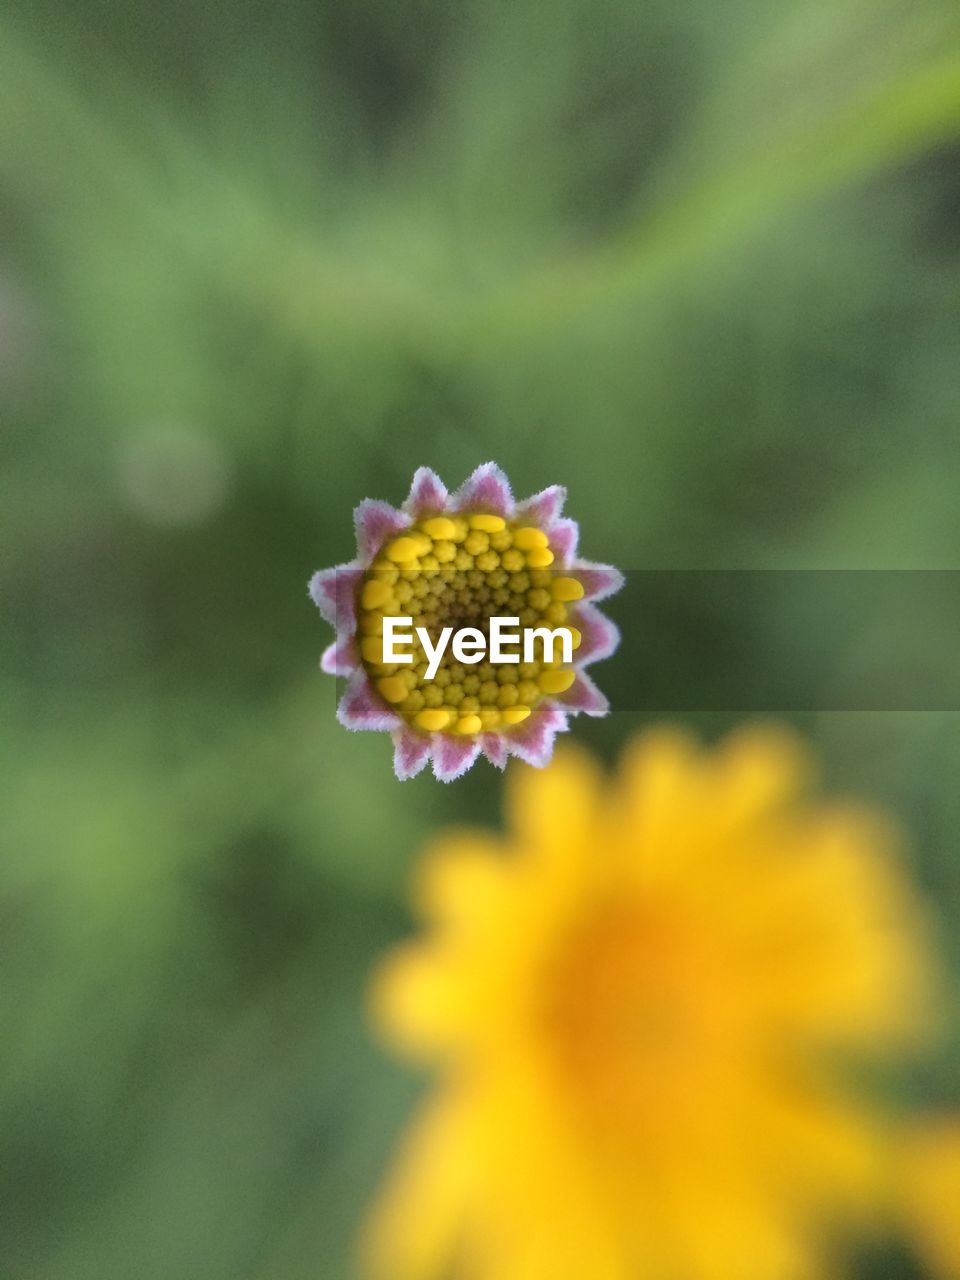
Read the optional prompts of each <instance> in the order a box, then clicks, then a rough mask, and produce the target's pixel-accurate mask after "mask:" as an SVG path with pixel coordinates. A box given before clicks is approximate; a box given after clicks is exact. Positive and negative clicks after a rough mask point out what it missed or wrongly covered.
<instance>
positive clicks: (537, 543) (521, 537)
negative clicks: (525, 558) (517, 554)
mask: <svg viewBox="0 0 960 1280" xmlns="http://www.w3.org/2000/svg"><path fill="white" fill-rule="evenodd" d="M513 545H514V546H515V547H519V549H520V550H521V551H532V550H533V549H534V547H545V546H546V545H547V535H546V534H545V533H544V532H543V530H542V529H534V528H533V527H532V526H527V527H525V528H523V529H514V531H513Z"/></svg>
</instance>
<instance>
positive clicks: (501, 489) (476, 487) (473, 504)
mask: <svg viewBox="0 0 960 1280" xmlns="http://www.w3.org/2000/svg"><path fill="white" fill-rule="evenodd" d="M453 506H454V510H455V511H489V512H492V513H493V514H494V515H498V516H504V517H507V516H512V515H513V510H514V507H513V495H512V494H511V492H510V481H509V480H508V479H507V477H506V476H505V475H504V473H503V472H502V471H501V470H500V468H499V467H498V466H497V464H496V463H495V462H485V463H483V465H482V466H479V467H477V469H476V471H474V473H473V475H472V476H470V477H469V479H467V480H466V481H464V483H463V484H462V485H461V486H460V488H459V489H458V490H457V492H456V494H455V496H454V499H453Z"/></svg>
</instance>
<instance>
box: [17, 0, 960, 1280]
mask: <svg viewBox="0 0 960 1280" xmlns="http://www.w3.org/2000/svg"><path fill="white" fill-rule="evenodd" d="M958 161H960V10H958V9H957V6H956V4H955V2H954V0H949V2H944V3H936V2H935V0H912V2H908V0H812V2H810V3H804V4H801V5H797V4H795V3H786V2H781V0H774V2H772V3H766V4H761V5H757V4H755V3H747V2H746V0H724V3H722V4H718V3H716V2H715V0H650V2H649V3H627V2H625V0H590V3H587V0H580V2H579V3H573V2H571V0H554V2H553V3H551V4H550V5H547V4H544V3H537V2H536V0H512V2H511V3H494V2H493V0H486V2H485V3H464V4H453V3H449V2H448V3H440V2H439V0H358V2H357V3H353V4H330V3H317V4H311V3H307V2H306V0H284V2H283V3H280V4H278V5H276V6H273V5H271V6H267V5H263V6H257V5H254V4H252V3H233V4H226V3H215V2H214V0H189V2H188V0H172V2H170V3H167V4H164V5H160V6H158V5H152V4H148V3H147V2H146V0H77V2H75V3H71V4H67V3H66V0H2V3H0V421H2V435H0V449H2V482H3V483H2V502H0V527H2V553H3V554H2V559H0V591H2V622H3V627H2V630H3V660H2V677H0V681H2V682H0V836H2V862H0V957H2V967H0V1019H2V1021H0V1028H2V1031H0V1034H2V1049H0V1144H2V1153H0V1203H2V1223H3V1225H2V1230H0V1276H2V1277H4V1280H6V1277H10V1280H21V1278H25V1277H29V1278H30V1280H87V1278H89V1280H94V1278H95V1280H114V1278H116V1280H133V1278H136V1280H173V1278H174V1277H175V1278H176V1280H194V1278H196V1280H307V1278H310V1280H326V1278H327V1277H331V1278H334V1280H341V1278H347V1277H350V1276H351V1275H352V1274H353V1270H352V1267H351V1264H350V1261H349V1258H350V1248H351V1239H352V1236H353V1234H354V1233H355V1230H356V1225H357V1222H358V1220H359V1218H360V1215H361V1212H362V1209H363V1206H364V1204H365V1202H366V1199H367V1197H368V1196H369V1193H370V1191H371V1189H372V1187H373V1186H374V1185H375V1182H376V1180H377V1177H378V1175H379V1172H380V1171H381V1170H382V1168H383V1165H384V1162H385V1159H386V1156H387V1153H388V1151H389V1149H390V1147H391V1144H392V1141H393V1138H394V1136H395V1135H396V1133H397V1132H398V1131H399V1129H400V1127H401V1125H402V1123H403V1119H404V1117H405V1116H406V1115H407V1114H408V1111H409V1107H410V1105H411V1102H412V1100H413V1098H414V1096H415V1091H416V1088H417V1084H416V1082H415V1081H414V1080H413V1079H412V1078H411V1077H410V1076H409V1075H407V1074H405V1073H404V1072H403V1071H402V1070H401V1069H400V1068H398V1067H396V1066H395V1065H393V1064H392V1063H390V1062H389V1061H388V1059H387V1058H386V1057H385V1056H384V1055H382V1054H380V1053H379V1052H378V1050H377V1049H376V1047H375V1044H374V1043H373V1039H372V1037H371V1036H370V1034H369V1032H368V1030H367V1028H366V1026H365V1022H364V1016H363V1011H362V993H363V989H364V984H365V980H366V975H367V974H368V972H369V970H370V967H371V965H372V964H373V963H374V961H375V959H376V958H377V957H378V956H379V955H380V954H381V953H382V951H383V949H384V947H385V946H386V945H388V943H389V942H390V941H391V940H392V939H393V938H395V937H397V936H399V934H401V933H402V932H403V930H404V929H405V928H406V927H407V922H406V917H405V908H404V887H405V882H406V877H407V873H408V870H409V868H410V865H411V862H412V860H413V859H414V857H415V855H416V853H417V850H418V849H419V848H420V847H421V846H422V844H423V842H424V841H425V840H426V839H427V838H428V837H429V835H430V834H431V833H432V832H434V831H435V830H436V829H438V828H440V827H443V826H446V825H449V824H450V823H453V822H457V821H463V820H468V821H481V822H484V823H487V824H495V823H498V822H499V821H500V807H501V784H500V778H499V775H497V774H495V772H494V771H493V770H492V769H491V768H490V767H489V766H487V765H486V764H485V763H483V764H481V765H479V766H478V767H477V768H475V769H474V771H473V772H472V773H471V774H470V775H469V777H467V778H466V779H464V780H462V781H460V782H458V783H456V784H454V785H452V786H450V787H441V786H440V785H438V784H436V783H435V782H434V781H433V780H432V778H430V777H429V776H422V777H420V778H418V779H417V780H416V781H414V782H409V783H406V784H403V785H400V784H398V783H396V782H395V781H394V779H393V777H392V773H391V769H390V759H389V756H390V752H389V743H388V741H387V740H386V738H384V737H382V736H379V735H377V736H375V735H351V734H348V733H347V732H346V731H345V730H343V729H341V728H340V727H339V726H338V725H337V724H336V722H335V720H334V715H333V708H334V687H333V682H332V681H331V680H329V679H328V678H327V677H324V676H321V674H320V673H319V671H318V669H317V660H318V657H319V654H320V651H321V649H322V648H323V647H324V646H325V645H326V643H327V642H328V639H329V633H328V629H327V628H326V626H325V625H324V624H323V623H322V622H321V620H320V619H319V617H318V616H317V614H316V611H315V609H314V608H313V606H312V605H311V604H310V602H309V601H308V599H307V595H306V582H307V579H308V577H309V575H310V573H311V572H312V571H313V570H314V569H316V568H319V567H323V566H326V565H330V564H333V563H336V562H339V561H342V560H345V559H348V558H349V557H350V556H351V555H352V554H353V546H352V516H351V513H352V508H353V507H354V505H355V504H356V503H357V502H358V501H359V500H360V499H361V498H362V497H364V496H374V497H382V498H387V499H390V500H392V501H397V502H398V501H400V500H401V499H402V497H403V496H404V494H405V492H406V488H407V486H408V484H409V480H410V476H411V474H412V472H413V470H414V469H415V468H416V467H417V466H418V465H421V464H429V465H432V466H434V467H435V468H437V469H438V470H439V471H440V473H441V474H442V475H443V476H444V478H445V479H446V480H447V481H448V483H450V484H451V485H455V484H458V483H459V482H460V481H461V480H462V479H463V478H464V477H465V476H466V475H467V474H468V472H469V471H470V470H471V469H472V468H473V467H474V466H475V465H476V464H477V463H479V462H482V461H485V460H486V459H487V458H491V457H492V458H495V459H496V460H498V461H499V462H500V463H501V465H503V466H504V467H505V468H506V469H507V470H508V472H509V473H510V475H511V477H512V479H513V482H514V486H515V489H516V491H517V492H518V493H521V494H523V493H528V492H531V491H533V490H535V489H538V488H540V487H542V486H544V485H545V484H548V483H553V482H560V483H564V484H566V485H567V486H568V488H569V491H570V500H569V510H570V513H571V514H573V515H575V516H576V517H577V518H578V519H579V520H580V522H581V529H582V547H583V550H584V552H585V553H586V554H587V555H589V556H593V557H595V558H597V559H601V560H609V561H612V562H614V563H617V564H619V565H621V566H623V567H625V568H628V569H649V568H657V569H664V568H698V569H709V568H749V569H756V568H808V569H809V568H837V567H843V568H877V567H896V568H903V569H915V568H947V569H950V568H960V519H958V503H957V497H958V475H960V471H958V467H960V431H958V421H960V375H958V369H960V364H958V341H960V307H958V302H960V215H958V207H960V163H958ZM694 604H695V602H694ZM610 611H611V613H612V614H614V616H616V617H617V619H618V621H619V622H620V624H621V626H622V627H623V629H624V633H625V641H624V644H623V646H622V649H621V651H620V653H619V654H618V656H617V657H616V658H615V659H614V660H613V661H612V662H610V663H609V664H607V665H606V666H605V667H603V668H599V669H598V679H599V682H600V683H601V684H602V685H606V686H607V687H608V688H611V689H615V690H617V691H618V704H617V705H618V709H617V710H615V712H614V714H613V715H611V716H610V717H609V718H608V719H607V720H605V721H601V722H587V723H578V724H577V725H576V726H575V733H576V736H577V737H578V738H579V739H580V740H582V741H584V742H587V743H590V744H592V745H593V746H594V747H595V748H596V749H597V750H598V751H600V752H601V753H602V754H603V755H604V756H606V757H608V758H610V759H612V758H614V757H615V755H616V752H617V751H618V749H619V747H620V746H621V744H623V743H624V742H625V740H626V739H627V738H628V737H629V735H630V734H631V733H632V732H633V731H634V730H635V729H637V728H638V727H640V726H641V725H642V724H643V723H645V722H646V721H647V720H648V719H649V718H650V717H648V716H645V715H644V714H643V713H642V712H641V711H640V710H638V709H636V708H637V706H638V705H639V700H638V699H636V698H634V699H630V698H629V697H628V696H626V695H625V694H624V692H623V691H624V690H629V688H630V682H631V680H632V679H633V677H634V675H635V673H636V672H637V671H638V670H639V669H640V664H642V663H643V662H644V654H643V648H642V638H643V634H644V616H643V611H642V610H641V609H638V608H633V607H632V606H631V597H630V593H629V592H627V593H625V594H624V596H623V597H621V599H620V600H619V601H614V602H613V603H612V607H611V610H610ZM695 612H696V610H695V609H694V613H695ZM951 621H952V620H951V618H950V617H949V616H946V617H944V619H943V620H942V622H941V623H940V625H937V623H936V620H935V619H934V620H933V621H932V622H931V625H930V627H929V628H927V629H926V638H925V643H926V644H929V652H930V655H932V656H935V657H936V658H937V660H938V661H941V660H942V658H943V655H944V654H948V655H949V654H951V653H955V652H956V649H957V636H956V631H955V628H954V627H952V625H950V624H951ZM742 622H743V629H742V631H740V630H735V631H734V633H733V637H732V639H733V643H728V644H726V645H725V647H724V650H723V654H722V657H720V658H718V657H717V655H716V653H715V651H714V647H713V644H712V640H711V637H710V636H709V635H706V636H703V637H702V643H700V644H694V645H689V644H688V645H687V646H686V647H685V648H684V649H683V653H684V655H685V657H684V660H689V661H690V662H691V663H692V664H695V665H696V667H697V671H698V673H699V672H700V670H701V669H702V668H704V667H709V666H710V664H713V663H717V664H718V666H717V679H718V680H719V681H721V682H722V681H725V680H729V681H730V687H731V688H735V687H736V686H737V680H738V664H740V666H741V667H742V669H743V670H745V669H746V668H747V667H748V666H749V665H750V664H751V663H752V662H754V661H755V660H756V649H755V646H756V643H757V635H758V634H763V633H764V632H765V631H766V632H769V631H771V630H772V631H773V632H775V631H776V629H777V627H778V626H779V625H782V620H781V619H780V618H779V617H760V618H757V617H745V618H744V619H743V620H742ZM791 625H792V626H795V627H796V628H797V630H798V634H800V635H802V636H803V637H805V638H810V637H815V636H816V634H817V631H818V627H819V626H820V619H819V617H818V614H817V609H816V607H815V601H813V602H812V601H810V600H808V601H807V604H806V606H805V607H804V608H797V609H794V610H793V612H792V614H791ZM734 627H736V620H734ZM895 632H896V619H895V618H894V619H890V620H889V625H888V621H887V620H881V621H880V623H879V624H878V626H877V628H876V631H875V634H873V635H872V636H871V647H870V651H869V652H868V653H863V652H857V651H853V652H846V653H838V654H837V655H836V666H835V669H834V675H835V677H836V678H838V679H841V680H842V675H843V672H844V670H850V671H854V672H855V671H858V670H859V669H860V665H861V664H862V663H864V662H872V663H877V664H879V667H880V669H883V667H884V662H885V661H887V660H888V659H887V657H886V656H885V655H886V653H887V651H886V649H885V646H886V644H887V641H888V636H889V635H892V634H894V633H895ZM728 638H729V637H728ZM687 639H688V640H689V637H687ZM858 647H859V646H858ZM919 656H920V658H921V659H922V658H923V654H921V655H919ZM741 674H742V672H741ZM693 676H694V672H693V669H692V668H691V678H693ZM680 678H681V680H682V671H681V673H680ZM650 679H651V677H650V674H649V672H647V687H649V684H650ZM653 679H654V681H655V680H656V675H654V676H653ZM671 679H672V680H676V679H677V672H676V671H673V672H672V673H671ZM628 704H630V705H629V706H628ZM681 718H682V719H684V720H686V721H687V722H691V723H693V724H694V725H695V726H696V727H697V728H698V730H699V731H700V732H702V733H705V734H707V735H708V736H713V735H715V734H716V733H718V732H720V731H721V730H723V729H724V728H725V727H727V726H728V725H730V724H732V723H734V722H736V721H737V720H738V719H739V717H738V716H737V715H736V714H734V713H732V712H731V713H729V714H720V713H714V714H703V715H690V714H686V715H684V716H683V717H681ZM796 719H797V720H798V722H799V723H800V724H801V726H802V728H803V729H804V730H805V731H806V732H807V733H808V734H809V735H810V736H811V738H812V739H813V740H814V742H815V744H816V747H817V750H818V753H819V754H820V756H821V757H822V760H823V765H824V773H825V775H826V778H827V780H828V783H829V786H830V788H831V789H840V790H853V791H856V792H857V793H859V794H861V795H866V796H876V797H879V798H882V799H883V800H884V802H885V803H887V804H888V805H889V806H891V807H892V808H893V809H894V810H895V811H896V812H897V813H898V814H899V815H900V817H901V819H902V821H903V822H904V824H905V825H906V827H907V829H908V830H909V832H910V834H911V838H912V842H913V848H914V869H915V877H916V879H917V880H918V882H919V883H920V884H921V885H922V886H923V887H924V888H925V889H926V890H927V891H928V892H929V893H931V894H935V895H936V897H937V899H938V901H939V905H940V909H941V912H942V916H943V919H944V927H943V943H942V950H943V953H944V958H945V962H946V964H947V966H948V968H951V970H952V972H954V973H955V972H956V969H957V960H958V947H957V943H956V935H957V925H958V922H960V871H958V855H960V839H958V835H957V831H958V827H960V798H958V797H960V789H958V786H957V778H958V771H960V725H958V718H957V715H956V714H954V713H950V712H948V711H944V712H925V713H923V714H907V713H896V714H894V713H891V712H886V713H883V712H874V713H867V712H864V713H861V714H853V713H849V714H843V715H837V714H825V713H820V714H817V713H812V712H811V713H809V714H805V715H802V716H800V717H797V718H796ZM954 989H955V988H954ZM954 1003H955V1001H954ZM958 1063H960V1044H958V1033H957V1026H956V1021H954V1025H953V1027H952V1029H951V1031H950V1033H949V1034H948V1037H947V1041H946V1043H945V1045H944V1046H943V1047H942V1048H941V1050H939V1051H938V1053H937V1054H935V1055H934V1056H933V1057H931V1058H930V1059H929V1060H927V1061H925V1062H924V1063H923V1064H921V1065H920V1066H919V1067H918V1068H917V1069H916V1071H914V1072H913V1073H911V1074H910V1075H909V1076H908V1077H907V1078H905V1079H900V1078H898V1079H897V1080H896V1081H891V1082H890V1086H889V1087H890V1088H891V1089H896V1090H897V1091H898V1092H899V1093H901V1094H902V1095H903V1096H904V1097H905V1098H907V1099H915V1100H917V1101H919V1102H923V1103H933V1104H952V1105H956V1104H960V1079H958ZM911 1266H912V1264H911V1263H910V1261H909V1259H907V1258H905V1257H904V1258H901V1257H900V1256H899V1254H896V1255H895V1254H894V1253H893V1252H889V1251H885V1250H884V1249H883V1248H882V1247H880V1246H878V1248H877V1250H876V1251H875V1252H874V1253H873V1254H872V1256H871V1258H869V1259H864V1260H863V1265H862V1274H864V1275H866V1274H868V1273H869V1274H874V1275H877V1276H886V1277H891V1278H893V1277H895V1278H896V1280H901V1278H902V1277H906V1276H907V1275H910V1274H912V1272H911ZM732 1280H733V1278H732Z"/></svg>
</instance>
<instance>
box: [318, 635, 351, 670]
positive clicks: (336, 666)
mask: <svg viewBox="0 0 960 1280" xmlns="http://www.w3.org/2000/svg"><path fill="white" fill-rule="evenodd" d="M359 666H360V655H359V654H358V653H357V639H356V636H344V637H343V639H341V640H334V642H333V644H331V645H328V646H327V648H326V649H324V651H323V657H322V658H321V659H320V670H321V671H325V672H326V673H327V675H328V676H350V675H353V673H354V671H356V670H357V668H358V667H359Z"/></svg>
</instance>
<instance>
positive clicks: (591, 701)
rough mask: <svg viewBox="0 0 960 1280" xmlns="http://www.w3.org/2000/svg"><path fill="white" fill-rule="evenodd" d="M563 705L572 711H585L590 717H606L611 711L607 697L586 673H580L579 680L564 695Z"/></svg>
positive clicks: (578, 673) (578, 674)
mask: <svg viewBox="0 0 960 1280" xmlns="http://www.w3.org/2000/svg"><path fill="white" fill-rule="evenodd" d="M563 705H564V706H565V707H569V709H570V710H571V711H583V712H584V713H585V714H586V715H588V716H605V715H606V714H607V712H608V711H609V710H610V703H609V702H608V701H607V698H606V695H605V694H602V693H601V692H600V690H599V689H598V688H597V686H596V685H595V684H594V683H593V681H592V680H591V679H590V677H589V676H588V675H587V673H586V672H585V671H578V672H577V678H576V680H575V681H574V682H573V684H572V685H571V686H570V688H569V689H568V690H567V692H566V693H565V694H563Z"/></svg>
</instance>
